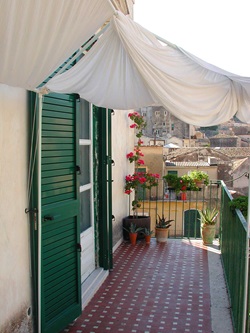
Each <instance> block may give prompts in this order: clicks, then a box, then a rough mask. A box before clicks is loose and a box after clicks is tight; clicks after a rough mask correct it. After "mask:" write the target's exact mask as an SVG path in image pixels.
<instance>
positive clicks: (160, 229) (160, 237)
mask: <svg viewBox="0 0 250 333" xmlns="http://www.w3.org/2000/svg"><path fill="white" fill-rule="evenodd" d="M173 221H174V220H168V219H167V218H165V217H164V214H162V216H160V215H159V214H158V219H157V220H156V225H155V237H156V240H157V242H159V243H166V242H167V239H168V232H169V228H170V227H171V223H172V222H173Z"/></svg>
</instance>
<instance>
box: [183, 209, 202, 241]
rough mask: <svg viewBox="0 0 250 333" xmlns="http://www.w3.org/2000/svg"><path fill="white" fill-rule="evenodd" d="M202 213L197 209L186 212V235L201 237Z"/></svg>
mask: <svg viewBox="0 0 250 333" xmlns="http://www.w3.org/2000/svg"><path fill="white" fill-rule="evenodd" d="M199 217H200V214H199V212H198V211H197V210H196V209H191V210H187V211H185V212H184V237H188V238H189V237H191V238H200V237H201V232H200V220H199Z"/></svg>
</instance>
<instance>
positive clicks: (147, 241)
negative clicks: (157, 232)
mask: <svg viewBox="0 0 250 333" xmlns="http://www.w3.org/2000/svg"><path fill="white" fill-rule="evenodd" d="M150 240H151V235H145V241H146V244H147V245H148V244H150Z"/></svg>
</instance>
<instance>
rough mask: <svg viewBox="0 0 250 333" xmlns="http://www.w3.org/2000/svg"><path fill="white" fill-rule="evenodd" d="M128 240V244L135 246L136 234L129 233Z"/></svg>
mask: <svg viewBox="0 0 250 333" xmlns="http://www.w3.org/2000/svg"><path fill="white" fill-rule="evenodd" d="M129 239H130V243H131V244H132V245H135V244H136V239H137V232H136V233H131V232H130V233H129Z"/></svg>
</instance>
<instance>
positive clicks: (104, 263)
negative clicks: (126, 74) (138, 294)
mask: <svg viewBox="0 0 250 333" xmlns="http://www.w3.org/2000/svg"><path fill="white" fill-rule="evenodd" d="M111 117H112V111H111V110H109V109H105V108H99V107H96V106H94V107H93V138H94V142H93V146H94V147H93V148H94V152H93V154H94V157H95V158H94V161H93V162H94V163H93V168H94V196H95V200H94V201H95V214H94V215H95V224H96V231H97V232H98V237H97V238H98V240H97V242H96V244H97V249H96V252H97V253H98V254H99V255H98V261H99V265H100V267H103V268H104V269H105V270H108V269H112V268H113V252H112V246H113V244H112V243H113V238H112V164H113V161H112V156H111V150H112V149H111V137H112V134H111V127H112V126H111Z"/></svg>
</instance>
